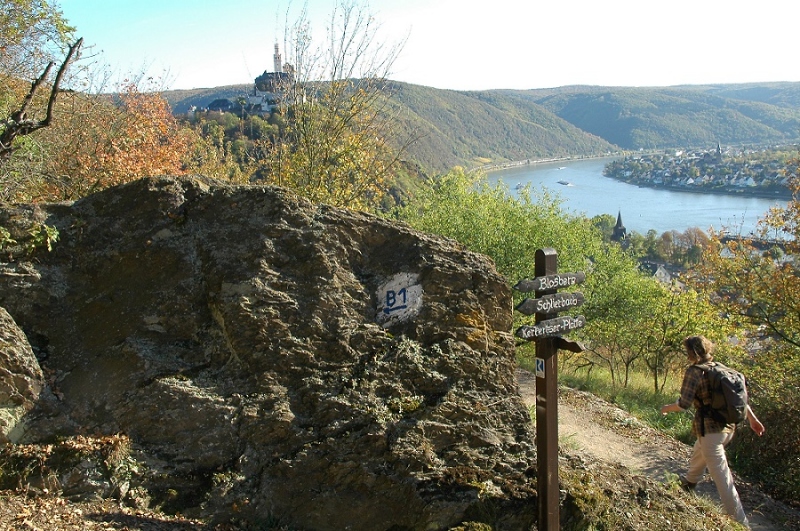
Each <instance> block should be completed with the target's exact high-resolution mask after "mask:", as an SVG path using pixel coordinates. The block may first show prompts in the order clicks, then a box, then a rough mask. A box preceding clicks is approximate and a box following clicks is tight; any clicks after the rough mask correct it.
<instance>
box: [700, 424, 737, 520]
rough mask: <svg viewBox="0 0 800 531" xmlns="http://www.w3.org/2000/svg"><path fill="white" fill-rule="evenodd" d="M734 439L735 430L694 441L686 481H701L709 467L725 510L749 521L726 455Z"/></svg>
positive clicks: (712, 434)
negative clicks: (726, 448)
mask: <svg viewBox="0 0 800 531" xmlns="http://www.w3.org/2000/svg"><path fill="white" fill-rule="evenodd" d="M731 439H733V432H730V433H707V434H706V435H705V437H698V438H697V442H695V443H694V449H693V451H692V457H691V459H690V460H689V471H688V472H687V473H686V481H688V482H689V483H699V482H700V481H701V480H702V479H703V476H704V475H705V471H706V469H708V472H709V474H710V475H711V479H713V480H714V484H715V485H716V486H717V492H719V497H720V500H721V501H722V505H723V506H724V507H725V511H726V512H727V513H728V514H729V515H731V516H732V517H733V518H734V519H736V521H737V522H742V523H745V524H746V523H747V516H746V515H745V514H744V508H743V507H742V502H741V500H740V499H739V492H738V491H737V490H736V485H734V483H733V475H732V474H731V469H730V468H729V467H728V459H727V457H726V456H725V446H726V445H727V444H728V443H729V442H730V441H731Z"/></svg>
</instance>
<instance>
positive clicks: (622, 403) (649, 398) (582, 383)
mask: <svg viewBox="0 0 800 531" xmlns="http://www.w3.org/2000/svg"><path fill="white" fill-rule="evenodd" d="M520 365H521V366H522V367H523V368H525V369H528V370H533V367H532V365H533V360H532V359H531V360H528V359H522V360H520ZM558 381H559V383H560V384H562V385H565V386H567V387H571V388H573V389H578V390H581V391H587V392H589V393H592V394H593V395H595V396H598V397H600V398H602V399H603V400H606V401H608V402H610V403H612V404H615V405H616V406H618V407H620V408H621V409H624V410H625V411H627V412H628V413H630V414H631V415H633V416H634V417H636V418H638V419H639V420H641V421H642V422H644V423H645V424H647V425H649V426H651V427H653V428H655V429H657V430H659V431H661V432H663V433H666V434H667V435H670V436H672V437H674V438H676V439H678V440H679V441H682V442H685V443H687V444H693V443H694V438H693V436H692V434H691V431H692V412H691V411H686V412H683V413H670V414H669V415H662V414H661V406H663V405H664V404H669V403H672V402H675V400H676V399H677V398H678V395H679V393H680V381H675V379H674V378H673V379H672V380H670V381H669V382H668V383H667V386H666V387H665V388H664V392H663V393H654V392H653V384H652V381H651V380H650V376H649V375H648V374H644V373H632V374H631V377H630V380H629V382H628V385H627V386H626V387H623V386H621V385H614V384H613V383H612V381H611V375H610V374H609V372H608V371H606V370H604V369H602V368H599V367H595V368H594V369H593V370H592V372H591V373H587V371H585V370H581V369H573V368H572V367H570V366H569V365H567V364H565V366H563V367H562V368H561V370H560V371H559V375H558Z"/></svg>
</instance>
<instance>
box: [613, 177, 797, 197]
mask: <svg viewBox="0 0 800 531" xmlns="http://www.w3.org/2000/svg"><path fill="white" fill-rule="evenodd" d="M606 177H608V178H609V179H614V180H615V181H619V182H622V183H625V184H630V185H631V186H635V187H637V188H647V189H651V190H668V191H671V192H686V193H687V194H703V195H728V196H732V197H757V198H760V199H775V200H777V201H791V200H792V199H793V196H792V192H791V191H790V190H789V189H784V190H774V189H771V190H758V189H757V188H738V189H733V188H731V189H720V188H701V187H694V188H691V187H688V186H669V185H664V184H641V183H632V182H628V181H626V180H624V179H619V178H617V177H613V176H611V175H606Z"/></svg>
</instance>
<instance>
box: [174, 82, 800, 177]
mask: <svg viewBox="0 0 800 531" xmlns="http://www.w3.org/2000/svg"><path fill="white" fill-rule="evenodd" d="M251 89H252V85H251V84H243V85H230V86H225V87H217V88H207V89H194V90H173V91H167V92H165V93H164V96H165V98H166V99H167V101H169V102H170V104H171V105H172V108H173V112H175V113H176V114H178V113H185V112H187V111H188V110H189V109H190V108H191V106H196V107H199V108H202V107H204V106H207V105H208V104H209V103H210V102H211V101H213V100H214V99H218V98H230V99H235V98H236V97H237V96H241V95H243V94H245V93H247V92H248V91H249V90H251ZM391 89H392V93H393V98H394V100H395V102H396V105H397V109H400V110H402V112H399V113H398V117H399V119H400V121H401V128H403V129H405V130H406V131H408V132H412V131H413V133H414V135H415V136H417V137H418V138H419V140H418V141H417V142H415V143H414V144H413V145H412V146H411V147H410V148H409V149H408V151H407V153H406V157H405V158H406V159H408V160H410V161H413V162H415V163H417V164H419V165H420V166H421V167H422V168H424V169H425V170H426V171H428V172H434V173H439V172H444V171H447V170H448V169H450V168H452V167H453V166H457V165H461V166H466V167H474V166H479V165H483V164H487V163H503V162H509V161H518V160H526V159H542V158H554V157H583V156H593V155H601V154H607V153H609V152H616V151H620V150H640V149H645V150H651V149H668V148H686V147H693V148H696V147H706V146H707V147H709V148H710V147H713V146H716V144H717V142H719V143H721V144H722V145H768V144H789V143H793V142H796V141H798V139H800V83H795V82H775V83H750V84H730V85H725V84H723V85H686V86H674V87H655V88H652V87H647V88H639V87H600V86H567V87H559V88H551V89H532V90H485V91H455V90H442V89H435V88H431V87H425V86H421V85H412V84H408V83H401V82H393V83H392V84H391Z"/></svg>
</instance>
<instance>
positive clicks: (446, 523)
mask: <svg viewBox="0 0 800 531" xmlns="http://www.w3.org/2000/svg"><path fill="white" fill-rule="evenodd" d="M40 224H46V225H48V226H54V227H56V228H57V229H58V231H59V234H60V239H59V241H58V242H57V243H56V244H55V246H54V248H53V250H52V251H50V252H48V251H47V250H46V248H44V246H38V247H35V246H33V247H35V249H33V250H32V251H31V250H30V249H31V246H27V247H26V246H25V245H24V242H25V241H26V238H30V234H31V228H34V229H35V228H36V227H40ZM0 226H4V227H6V228H8V229H9V230H10V231H11V237H12V238H13V239H14V240H16V241H18V242H22V243H20V244H19V245H18V246H16V247H7V248H6V250H5V252H4V255H3V257H2V259H3V260H5V263H3V264H0V306H2V307H4V308H5V309H6V310H7V311H8V313H9V314H10V316H11V317H13V319H14V320H15V321H16V323H17V325H18V326H19V327H20V328H21V329H22V330H24V332H25V336H26V338H27V341H28V342H29V343H30V347H31V349H28V347H26V346H25V341H24V339H23V338H22V337H21V336H20V335H19V334H17V336H15V337H13V338H12V339H11V343H13V344H14V345H15V346H14V347H13V348H11V349H9V350H6V347H5V346H4V355H3V357H2V358H0V368H1V369H0V370H2V371H5V372H2V373H1V374H2V375H4V376H2V377H0V386H3V389H6V388H9V389H11V388H13V389H15V391H14V392H6V393H5V394H2V393H3V391H2V390H0V408H2V407H7V406H6V405H5V404H6V403H13V407H15V408H18V409H19V408H22V409H21V410H20V411H26V412H28V411H29V412H28V413H27V414H26V415H25V416H24V422H23V423H20V422H16V423H15V427H14V428H13V430H9V429H8V428H7V427H4V426H0V429H2V430H3V431H2V433H3V434H4V436H5V437H8V436H9V434H10V433H11V431H13V433H14V438H15V440H18V441H22V442H43V441H48V440H52V439H54V438H56V437H70V436H77V435H80V434H102V435H106V436H116V435H117V434H124V435H125V436H126V437H127V438H128V439H129V440H130V441H131V450H130V452H131V456H132V458H133V459H135V460H136V461H137V463H139V465H138V466H135V467H134V466H131V467H129V468H128V469H129V470H133V471H134V472H131V475H132V477H131V478H130V480H131V485H130V488H128V486H127V484H126V489H125V491H126V492H138V493H140V495H139V496H138V497H137V499H136V502H137V503H147V501H148V500H149V502H150V503H152V504H158V505H160V506H161V507H163V508H165V509H167V510H175V511H181V512H183V513H184V514H191V513H196V514H212V515H214V517H215V518H216V519H217V520H220V521H245V522H259V521H261V522H263V521H266V520H269V521H273V522H275V521H279V522H282V523H283V525H287V526H291V527H293V528H302V529H308V530H334V529H335V530H341V529H364V530H378V529H394V530H401V529H409V530H412V529H426V530H436V529H447V528H449V527H452V526H455V525H458V524H459V523H460V522H464V521H484V522H490V523H492V524H494V525H495V526H496V528H505V529H528V528H530V527H531V526H532V525H534V524H535V522H536V493H535V483H536V472H535V451H534V449H533V447H532V441H533V434H532V429H531V425H530V419H529V416H528V411H527V410H526V407H525V406H524V404H523V403H522V400H521V398H520V396H519V392H518V388H517V384H516V380H515V361H514V343H513V338H512V335H511V333H510V332H511V325H512V323H511V310H512V309H511V295H510V290H509V288H508V286H507V283H506V282H505V280H504V279H503V278H502V277H501V276H499V275H498V274H497V273H496V271H495V270H494V267H493V265H492V264H491V263H490V262H489V261H488V260H487V259H486V258H484V257H482V256H480V255H476V254H473V253H469V252H467V251H465V250H464V249H462V248H461V247H460V246H459V245H458V244H456V243H455V242H453V241H450V240H446V239H442V238H438V237H433V236H430V235H425V234H421V233H419V232H416V231H413V230H411V229H409V228H408V227H406V226H404V225H401V224H397V223H393V222H390V221H387V220H383V219H379V218H376V217H372V216H368V215H365V214H359V213H354V212H350V211H345V210H339V209H334V208H329V207H325V206H315V205H312V204H310V203H308V202H306V201H303V200H300V199H297V198H296V197H294V196H292V195H291V194H290V193H288V192H286V191H284V190H281V189H278V188H271V187H234V186H226V185H222V184H220V183H216V182H212V181H210V180H206V179H204V178H166V177H164V178H151V179H144V180H141V181H137V182H134V183H131V184H128V185H125V186H122V187H118V188H115V189H110V190H106V191H103V192H100V193H98V194H95V195H92V196H90V197H87V198H85V199H83V200H80V201H77V202H75V203H72V204H48V205H39V206H36V207H33V206H16V207H5V208H0ZM33 232H35V230H34V231H33ZM0 317H2V314H0ZM7 323H10V320H8V321H7V320H5V317H3V321H2V325H0V326H2V330H4V331H5V330H6V329H8V330H13V327H12V326H10V324H7ZM6 336H7V334H5V333H4V336H3V337H4V338H5V337H6ZM4 340H5V339H4ZM6 352H8V354H6ZM33 353H35V355H36V358H38V361H39V363H40V364H41V366H42V369H43V370H44V372H45V374H47V375H48V378H47V381H48V385H47V386H45V385H44V384H43V378H42V376H41V373H40V372H39V369H38V367H37V366H36V363H35V362H36V360H35V359H34V358H33V357H32V356H31V355H32V354H33ZM15 367H16V368H15ZM6 374H9V375H11V376H8V377H6V376H5V375H6ZM16 375H22V377H18V376H16ZM6 382H11V385H10V386H9V385H7V383H6ZM42 389H43V390H42ZM37 393H38V395H37ZM3 401H4V402H3ZM34 403H35V404H36V407H35V408H33V409H31V406H32V405H33V404H34ZM134 484H135V485H134ZM144 491H146V496H145V495H141V493H142V492H144Z"/></svg>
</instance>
